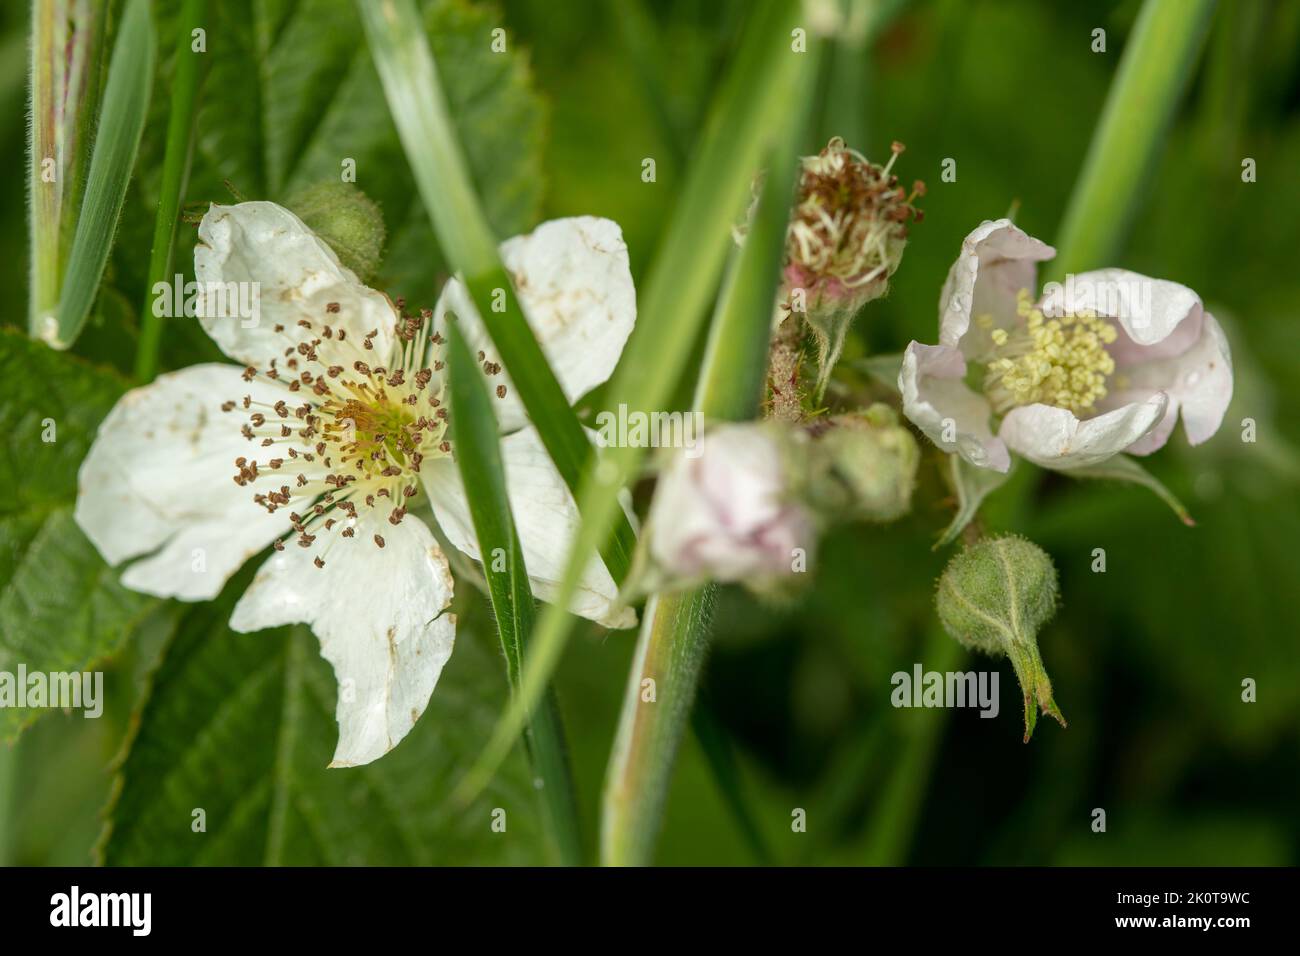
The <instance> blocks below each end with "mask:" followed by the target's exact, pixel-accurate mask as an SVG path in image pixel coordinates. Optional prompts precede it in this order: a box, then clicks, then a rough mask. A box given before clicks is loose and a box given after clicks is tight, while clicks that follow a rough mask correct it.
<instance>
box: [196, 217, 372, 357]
mask: <svg viewBox="0 0 1300 956" xmlns="http://www.w3.org/2000/svg"><path fill="white" fill-rule="evenodd" d="M199 240H200V242H199V245H197V246H195V248H194V275H195V278H196V279H197V280H198V282H199V283H200V284H201V285H205V286H206V285H207V284H214V285H215V284H226V283H241V284H251V285H244V286H243V288H244V289H255V290H256V296H257V299H256V301H257V305H258V308H257V310H256V311H257V315H256V317H255V319H245V318H240V317H238V316H233V317H232V316H230V315H229V313H227V316H225V317H222V316H216V317H207V316H202V317H200V319H199V321H200V322H201V323H202V325H203V328H204V329H205V330H206V331H207V333H208V334H209V335H210V336H212V338H213V340H214V341H215V342H216V343H217V345H219V346H221V350H222V351H223V352H225V353H226V354H227V355H229V356H230V357H231V358H233V359H236V360H238V361H240V362H243V363H245V364H247V365H254V366H257V367H259V368H263V369H264V368H266V367H267V365H269V363H270V361H271V359H281V360H283V357H284V350H285V349H286V348H288V347H289V346H290V345H292V344H294V343H297V342H299V341H301V340H303V339H308V338H312V337H314V336H318V335H319V334H320V332H319V330H320V328H321V327H322V326H324V325H329V326H331V327H333V328H335V329H344V330H346V332H347V334H348V336H349V338H350V339H351V340H352V341H353V342H355V343H357V344H358V346H359V345H360V340H361V337H362V336H364V335H365V334H366V333H367V332H369V331H371V330H375V329H377V330H378V335H376V336H375V338H374V339H373V340H372V341H373V342H374V347H375V351H374V352H373V353H372V354H375V355H380V356H383V357H385V358H386V357H387V356H388V354H389V346H390V345H391V343H392V342H393V327H394V322H395V319H396V315H395V313H394V311H393V307H392V305H391V303H389V301H388V299H387V298H386V297H385V296H383V295H382V294H380V293H378V292H376V291H374V290H373V289H369V288H367V287H366V286H364V285H362V284H361V282H360V280H358V279H357V277H356V275H355V274H354V273H353V272H352V270H350V269H348V268H347V267H346V266H344V265H342V264H341V263H340V262H339V259H338V256H336V255H335V254H334V250H332V249H331V248H330V247H329V246H328V245H326V243H325V242H324V241H323V240H322V239H320V238H319V237H318V236H317V235H316V234H315V233H314V232H312V231H311V230H310V229H308V228H307V226H305V225H304V224H303V222H302V220H300V219H299V218H298V217H297V216H295V215H294V214H293V213H291V212H290V211H289V210H287V209H285V208H284V207H282V206H277V205H276V204H275V203H271V202H245V203H240V204H239V205H237V206H218V205H213V206H212V207H211V208H210V209H209V210H208V212H207V214H206V215H205V216H204V217H203V221H202V222H201V223H200V224H199ZM245 295H246V296H249V295H251V293H248V292H245ZM330 303H338V307H339V308H338V311H337V312H335V313H327V312H326V306H327V305H329V304H330ZM300 319H306V320H307V321H309V322H311V323H312V326H313V331H308V330H307V329H303V328H300V327H299V326H298V321H299V320H300ZM277 325H279V326H283V329H282V331H280V332H276V331H275V327H276V326H277ZM245 326H247V327H245Z"/></svg>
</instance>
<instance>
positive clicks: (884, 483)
mask: <svg viewBox="0 0 1300 956" xmlns="http://www.w3.org/2000/svg"><path fill="white" fill-rule="evenodd" d="M817 427H818V429H819V431H818V435H817V440H816V441H815V442H814V443H813V445H812V452H811V453H812V461H811V462H810V467H811V478H810V482H809V494H810V498H811V499H812V500H813V502H814V504H815V505H816V506H817V507H818V508H819V509H820V510H822V511H823V512H825V513H826V514H828V515H830V516H834V517H840V516H847V517H850V518H860V519H865V520H868V521H892V520H893V519H895V518H898V517H900V516H901V515H904V514H906V513H907V510H908V508H909V507H910V506H911V502H912V489H913V488H914V487H915V486H916V469H917V465H918V464H919V463H920V459H921V453H920V450H919V449H918V448H917V445H916V439H915V438H913V437H912V433H911V431H909V430H908V429H907V428H906V427H904V426H903V425H901V424H899V421H898V415H897V413H896V412H895V411H894V410H893V409H892V408H890V407H889V406H888V405H882V404H876V405H872V406H871V407H870V408H868V409H866V410H865V411H858V412H852V413H850V414H847V415H838V416H836V417H835V418H831V419H829V420H827V421H825V422H821V423H819V424H818V426H817Z"/></svg>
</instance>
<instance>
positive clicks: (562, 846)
mask: <svg viewBox="0 0 1300 956" xmlns="http://www.w3.org/2000/svg"><path fill="white" fill-rule="evenodd" d="M448 336H449V341H448V345H447V362H448V370H449V378H450V389H449V390H450V398H451V414H452V421H454V422H455V423H456V425H455V442H456V465H457V467H458V468H459V469H460V476H461V481H462V482H463V484H464V487H465V498H466V500H467V501H468V503H469V511H470V517H471V520H472V521H473V523H474V534H475V536H476V537H477V538H478V544H479V553H480V554H482V555H483V573H484V575H485V577H486V578H487V584H488V591H489V594H490V595H491V598H492V610H493V612H494V613H495V614H496V621H497V633H498V635H499V636H500V638H501V649H502V651H503V653H504V654H505V659H506V676H507V677H508V679H509V681H510V686H511V687H512V688H515V687H518V685H519V675H520V673H521V672H522V671H523V666H524V644H525V642H526V641H527V638H528V632H529V631H530V630H531V629H532V625H533V611H534V604H533V592H532V587H531V586H530V584H529V583H528V570H527V568H526V567H525V565H524V554H523V549H522V548H521V547H520V545H519V535H518V533H517V532H516V531H515V523H514V518H513V516H512V515H511V512H510V499H509V497H508V496H507V492H506V473H505V466H504V464H503V462H502V460H501V444H500V439H499V437H498V436H499V429H498V427H497V421H496V417H495V416H494V415H493V413H492V399H491V397H490V396H489V394H488V390H487V385H486V384H485V382H484V381H483V377H482V374H481V373H480V372H479V369H478V365H477V363H476V362H475V361H474V356H473V355H472V354H470V351H469V346H467V345H466V344H465V339H464V337H463V336H462V335H461V332H460V329H459V328H458V327H457V326H456V324H455V323H451V324H450V325H449V326H448ZM498 561H500V566H498ZM527 741H528V749H529V754H530V756H531V758H532V761H533V767H534V769H535V771H536V774H537V779H538V783H539V784H540V787H541V791H542V797H543V799H544V800H545V801H546V804H547V807H548V809H549V811H550V816H551V825H552V828H553V830H552V832H553V835H554V837H555V840H556V844H557V845H558V847H559V850H560V854H561V859H563V861H564V862H565V863H566V864H569V865H578V864H581V863H582V845H581V841H580V840H579V832H578V812H577V804H576V801H575V799H574V792H573V781H572V779H571V778H570V771H569V765H568V759H567V757H566V755H565V746H564V732H563V729H562V728H561V726H560V721H559V709H558V707H557V705H556V703H555V701H554V698H553V695H552V696H551V697H549V698H548V699H547V700H545V701H543V702H542V704H541V706H540V707H539V708H538V709H537V711H536V712H535V713H533V714H532V715H531V716H530V719H529V733H528V737H527Z"/></svg>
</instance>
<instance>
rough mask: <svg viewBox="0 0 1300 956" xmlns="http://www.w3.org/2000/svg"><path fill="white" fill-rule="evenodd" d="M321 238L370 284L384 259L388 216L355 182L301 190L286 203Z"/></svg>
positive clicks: (330, 183)
mask: <svg viewBox="0 0 1300 956" xmlns="http://www.w3.org/2000/svg"><path fill="white" fill-rule="evenodd" d="M285 206H286V207H288V208H289V209H290V210H291V211H292V212H293V214H294V215H296V216H297V217H298V218H299V219H301V220H302V221H303V222H304V223H306V224H307V226H308V227H309V228H310V229H311V230H312V232H314V233H316V235H318V236H320V237H321V238H322V239H324V240H325V241H326V242H327V243H329V247H330V248H331V249H333V250H334V254H335V255H337V256H338V257H339V261H340V262H342V263H343V264H344V265H345V266H347V267H348V268H349V269H351V270H352V271H353V272H355V273H356V274H357V278H358V279H360V280H361V281H362V282H368V281H369V280H370V278H371V277H372V276H373V275H374V274H375V271H376V270H377V269H378V268H379V263H380V262H381V261H382V260H383V257H384V238H385V235H386V233H385V230H384V217H383V214H382V213H381V212H380V211H379V205H378V204H377V203H376V202H375V201H374V200H373V199H371V198H370V197H369V196H367V195H366V194H365V193H363V192H362V191H361V190H360V189H358V188H357V187H356V186H354V185H352V184H351V183H342V182H325V183H318V184H317V185H315V186H308V187H307V188H306V189H301V190H299V191H298V192H296V193H295V194H294V195H293V196H291V197H289V199H288V200H287V201H286V202H285Z"/></svg>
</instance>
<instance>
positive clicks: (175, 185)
mask: <svg viewBox="0 0 1300 956" xmlns="http://www.w3.org/2000/svg"><path fill="white" fill-rule="evenodd" d="M207 8H208V3H207V0H185V5H184V6H183V7H182V8H181V15H180V19H179V20H178V24H179V25H178V28H177V31H176V32H177V39H176V59H175V63H176V69H175V75H174V76H173V77H172V85H171V93H172V103H171V113H170V114H169V115H168V117H167V151H166V153H165V154H164V158H163V172H162V187H161V191H160V194H159V199H158V217H157V219H156V220H155V223H154V232H153V248H152V250H151V252H150V254H149V284H148V286H147V289H146V295H145V300H144V308H143V310H142V311H141V314H140V341H139V342H138V343H137V345H136V353H135V377H136V379H137V380H139V381H141V382H150V381H153V377H154V375H155V374H156V373H157V371H158V349H159V346H160V345H161V343H162V317H161V316H159V315H156V314H155V313H154V309H153V288H154V286H155V285H156V284H157V283H159V282H167V281H170V280H171V278H172V258H173V254H174V253H175V250H176V225H177V222H178V217H179V214H180V204H181V197H182V196H184V195H185V187H186V185H187V184H188V182H189V176H190V164H191V161H192V160H193V158H194V128H195V123H194V120H195V116H196V111H195V104H196V103H197V101H198V94H199V86H200V84H201V83H202V82H203V74H204V72H205V71H204V69H203V66H204V63H203V59H204V58H203V57H202V55H201V54H198V53H194V52H193V51H192V50H191V48H190V44H191V42H192V40H191V37H190V31H191V30H192V29H193V27H194V25H195V24H196V23H201V22H203V17H204V14H205V13H206V12H207Z"/></svg>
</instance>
